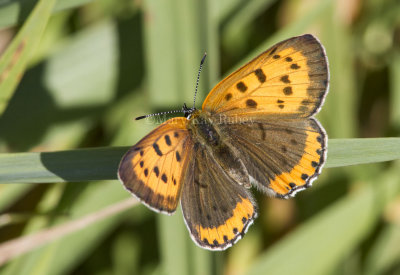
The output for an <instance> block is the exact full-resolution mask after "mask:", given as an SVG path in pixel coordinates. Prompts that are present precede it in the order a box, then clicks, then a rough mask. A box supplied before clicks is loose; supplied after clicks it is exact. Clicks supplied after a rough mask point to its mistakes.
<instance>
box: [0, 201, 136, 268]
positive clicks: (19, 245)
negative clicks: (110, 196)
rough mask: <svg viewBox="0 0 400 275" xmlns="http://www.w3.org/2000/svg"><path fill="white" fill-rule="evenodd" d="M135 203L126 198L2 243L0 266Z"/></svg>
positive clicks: (0, 247) (0, 245)
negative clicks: (59, 223)
mask: <svg viewBox="0 0 400 275" xmlns="http://www.w3.org/2000/svg"><path fill="white" fill-rule="evenodd" d="M137 203H138V201H136V200H134V199H127V200H125V201H121V202H118V203H116V204H114V205H111V206H108V207H106V208H104V209H101V210H100V211H96V212H94V213H90V214H88V215H86V216H84V217H81V218H79V219H75V220H71V221H68V222H66V223H63V224H61V225H58V226H55V227H52V228H49V229H44V230H41V231H39V232H36V233H34V234H31V235H28V236H23V237H20V238H18V239H15V240H11V241H8V242H5V243H2V244H0V266H1V265H3V264H4V263H6V262H8V261H10V260H12V259H14V258H16V257H18V256H20V255H22V254H25V253H27V252H29V251H32V250H35V249H36V248H38V247H41V246H43V245H45V244H48V243H51V242H53V241H55V240H58V239H60V238H62V237H65V236H67V235H69V234H72V233H74V232H77V231H79V230H83V229H85V228H87V227H89V226H91V225H93V224H95V223H96V222H99V221H102V220H104V219H106V218H109V217H111V216H113V215H116V214H118V213H120V212H122V211H124V210H127V209H129V208H131V207H132V206H134V205H136V204H137Z"/></svg>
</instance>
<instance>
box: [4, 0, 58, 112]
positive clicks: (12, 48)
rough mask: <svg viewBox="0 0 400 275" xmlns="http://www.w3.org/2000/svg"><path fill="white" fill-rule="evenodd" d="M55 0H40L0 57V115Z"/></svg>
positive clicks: (18, 80) (40, 34) (37, 40)
mask: <svg viewBox="0 0 400 275" xmlns="http://www.w3.org/2000/svg"><path fill="white" fill-rule="evenodd" d="M54 3H55V0H40V1H39V2H38V3H37V5H36V6H35V8H34V9H33V11H32V13H31V15H30V16H29V18H28V20H27V21H26V22H25V24H24V25H23V27H22V29H21V30H20V31H19V32H18V35H17V36H16V37H15V38H14V39H13V41H12V42H11V44H10V45H9V46H8V48H7V50H6V51H5V53H4V54H3V56H2V57H1V58H0V115H1V114H2V113H3V112H4V110H5V108H6V107H7V104H8V101H9V100H10V99H11V97H12V95H13V94H14V90H15V88H16V87H17V85H18V83H19V82H20V79H21V76H22V75H23V74H24V71H25V68H26V65H27V63H28V61H29V58H30V57H31V55H32V53H33V51H34V50H35V48H36V46H37V44H38V43H39V41H40V38H41V36H42V34H43V31H44V28H45V26H46V24H47V21H48V19H49V17H50V15H51V11H52V9H53V6H54Z"/></svg>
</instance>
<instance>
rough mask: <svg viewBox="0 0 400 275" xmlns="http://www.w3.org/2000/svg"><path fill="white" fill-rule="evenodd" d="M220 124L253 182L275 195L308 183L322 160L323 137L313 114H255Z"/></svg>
mask: <svg viewBox="0 0 400 275" xmlns="http://www.w3.org/2000/svg"><path fill="white" fill-rule="evenodd" d="M220 127H221V130H222V132H223V133H224V134H225V135H227V136H228V137H229V139H228V143H229V146H231V147H232V148H235V150H236V152H237V154H238V157H239V158H240V159H241V161H242V162H243V163H244V165H245V166H246V169H247V171H248V173H249V174H250V175H251V177H252V178H253V179H255V183H256V186H257V187H259V188H260V189H262V190H263V191H265V192H267V193H269V194H272V195H274V196H276V197H280V198H288V197H289V196H293V195H294V194H295V193H296V192H297V191H300V190H303V189H304V188H307V187H309V186H310V185H311V183H312V182H313V180H314V179H315V178H316V177H317V176H318V175H319V174H320V172H321V169H322V166H323V165H324V163H325V158H326V147H327V137H326V134H325V131H324V129H323V128H322V127H321V126H320V124H319V123H318V121H317V120H316V119H314V118H307V119H304V118H299V119H287V120H285V119H282V120H279V121H277V120H270V119H267V118H263V117H259V118H258V120H255V121H251V122H247V123H242V124H221V125H220Z"/></svg>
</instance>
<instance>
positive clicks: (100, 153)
mask: <svg viewBox="0 0 400 275" xmlns="http://www.w3.org/2000/svg"><path fill="white" fill-rule="evenodd" d="M128 148H129V147H112V148H93V149H78V150H70V151H60V152H44V153H12V154H0V183H10V182H25V183H35V182H36V183H44V182H64V181H66V182H74V181H88V180H89V181H91V180H105V179H116V177H117V167H118V164H119V161H120V159H121V157H122V155H123V154H124V153H125V152H126V151H127V150H128ZM395 159H400V138H371V139H368V138H365V139H332V140H329V145H328V160H327V164H326V167H339V166H349V165H357V164H365V163H374V162H382V161H390V160H395Z"/></svg>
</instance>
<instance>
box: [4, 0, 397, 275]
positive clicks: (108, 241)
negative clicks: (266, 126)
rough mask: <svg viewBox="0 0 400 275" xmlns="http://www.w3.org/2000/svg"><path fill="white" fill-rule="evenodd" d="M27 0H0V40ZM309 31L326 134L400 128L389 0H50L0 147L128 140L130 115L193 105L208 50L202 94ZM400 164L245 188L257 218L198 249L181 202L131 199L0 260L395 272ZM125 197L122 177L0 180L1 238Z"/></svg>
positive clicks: (136, 129)
mask: <svg viewBox="0 0 400 275" xmlns="http://www.w3.org/2000/svg"><path fill="white" fill-rule="evenodd" d="M42 2H43V3H44V5H46V1H42ZM47 2H49V3H50V2H51V1H47ZM35 3H36V1H30V0H24V1H16V0H15V1H13V0H11V1H1V0H0V28H1V29H0V51H4V50H5V49H6V47H7V45H8V44H9V43H10V41H11V40H12V38H13V37H14V36H15V35H16V33H17V32H18V30H19V29H20V26H21V25H22V24H23V23H24V22H25V20H26V18H27V16H28V15H29V14H30V12H31V10H32V8H33V7H34V5H35ZM49 5H50V4H49ZM304 33H312V34H314V35H316V36H317V37H318V38H319V39H320V40H321V42H322V44H323V45H324V46H325V48H326V51H327V55H328V59H329V63H330V72H331V84H330V92H329V94H328V96H327V99H326V102H325V105H324V107H323V108H322V111H321V112H320V114H319V115H318V118H319V120H320V121H321V122H322V124H323V125H324V127H325V129H326V131H327V133H328V136H329V138H332V139H335V138H354V137H388V136H393V137H396V136H399V133H400V3H399V1H397V0H388V1H379V0H366V1H360V0H349V1H346V0H338V1H333V0H306V1H294V0H287V1H274V0H218V1H215V0H214V1H212V0H205V1H200V0H186V1H179V0H170V1H164V0H129V1H128V0H121V1H112V0H95V1H90V0H74V1H68V0H59V1H57V2H56V4H55V6H54V11H53V14H52V16H51V17H50V20H49V21H48V23H47V25H46V28H45V30H44V33H43V36H42V37H41V39H40V43H39V44H38V46H37V47H36V49H35V51H34V52H33V54H32V56H31V57H30V59H29V63H28V64H27V66H28V67H27V70H26V72H25V74H24V76H23V78H22V79H21V82H20V84H19V85H18V87H17V89H16V91H15V93H14V95H13V96H12V97H11V100H10V101H9V102H8V105H7V108H6V109H5V111H4V113H3V114H2V116H0V152H2V153H6V152H8V153H13V152H27V151H57V150H67V149H75V148H88V147H99V146H130V145H133V144H135V143H136V142H137V141H138V140H139V139H140V138H141V137H143V136H144V135H145V134H146V133H147V132H148V131H150V130H151V129H153V128H154V127H155V125H154V124H152V123H149V122H146V121H137V122H135V121H133V118H134V117H136V116H139V115H143V114H148V113H152V112H158V111H167V110H173V109H179V108H181V106H182V104H183V102H186V103H188V104H191V102H192V100H193V93H194V85H195V80H196V76H197V70H198V65H199V62H200V59H201V57H202V55H203V53H204V52H205V51H206V52H207V54H208V57H207V60H206V64H205V66H204V68H203V72H202V76H201V81H200V88H199V95H198V100H197V107H198V108H199V107H200V106H201V102H202V100H203V99H204V98H205V96H206V95H207V93H208V91H209V90H210V89H211V88H212V87H213V86H214V85H215V84H216V83H218V82H219V81H220V80H221V79H222V78H223V77H224V76H226V75H227V74H228V73H230V72H232V71H233V70H234V69H236V68H238V67H239V66H240V65H242V64H244V63H245V62H247V61H249V60H250V59H251V58H252V57H255V56H256V55H258V54H259V53H261V52H262V51H264V50H266V49H267V48H269V47H270V46H272V45H273V44H274V43H276V42H279V41H281V40H284V39H287V38H290V37H292V36H296V35H301V34H304ZM0 93H1V91H0ZM328 158H329V156H328ZM399 168H400V162H399V161H392V162H386V163H377V164H368V165H359V166H348V167H343V168H331V169H324V170H323V173H322V175H321V176H320V177H319V179H318V180H317V181H316V182H315V183H314V186H313V187H312V188H310V189H308V190H306V191H304V192H301V193H300V194H298V195H297V197H296V198H295V199H290V200H279V199H273V198H268V197H267V196H264V195H262V194H260V193H256V192H254V193H255V196H256V199H257V201H258V204H259V217H258V219H257V220H256V221H255V223H254V225H253V226H251V227H250V229H249V231H248V233H247V234H246V235H245V237H244V239H243V240H241V241H239V243H237V244H236V245H234V246H233V247H232V248H230V249H228V250H227V251H224V252H210V251H206V250H202V249H200V248H198V247H197V246H196V245H195V244H194V243H193V242H192V240H191V239H190V237H189V234H188V232H187V229H186V227H185V225H184V223H183V219H182V215H181V212H180V210H178V211H177V213H176V214H175V215H173V216H171V217H168V216H163V215H160V214H156V213H153V212H152V211H150V210H148V209H147V208H145V207H144V206H142V205H136V206H135V207H131V208H129V209H128V210H126V211H119V213H117V214H115V215H111V216H108V217H107V218H104V219H102V220H101V221H100V222H92V223H89V224H88V225H87V226H85V227H84V228H83V229H81V230H78V231H75V232H74V233H73V234H65V236H63V237H61V238H60V239H58V240H57V241H55V242H52V243H48V244H45V245H44V246H41V247H39V248H35V249H33V250H32V251H30V252H29V253H27V254H24V255H23V256H20V257H17V258H16V259H14V260H12V261H10V262H8V263H7V264H5V265H3V266H2V267H0V273H1V274H400V196H399V195H398V194H399V193H400V192H399V191H400V190H399V189H400V188H399V186H400V177H399ZM129 197H130V195H129V194H128V193H127V192H126V191H125V190H124V189H123V188H122V186H121V185H120V184H119V183H118V181H116V180H110V181H99V182H77V183H53V184H22V183H21V184H1V185H0V247H1V245H2V244H4V243H6V241H8V240H11V239H14V238H19V237H21V236H25V235H29V234H33V233H35V232H40V231H41V230H43V229H45V228H48V227H51V226H55V225H63V224H67V223H68V222H69V221H72V220H75V219H79V218H80V217H84V216H85V215H87V214H90V213H97V212H98V211H100V210H101V209H103V208H104V207H106V206H109V205H112V204H114V203H117V202H119V201H122V200H125V199H127V198H129ZM0 258H1V255H0Z"/></svg>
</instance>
